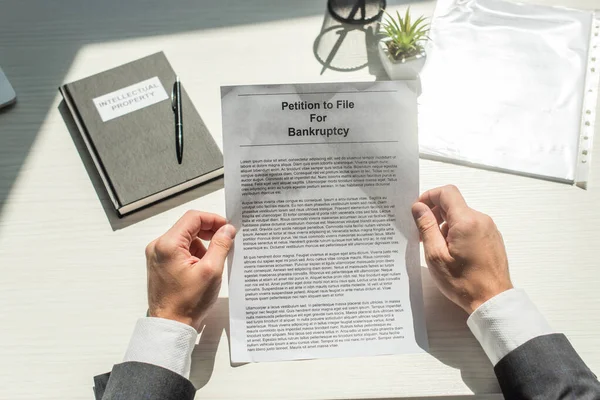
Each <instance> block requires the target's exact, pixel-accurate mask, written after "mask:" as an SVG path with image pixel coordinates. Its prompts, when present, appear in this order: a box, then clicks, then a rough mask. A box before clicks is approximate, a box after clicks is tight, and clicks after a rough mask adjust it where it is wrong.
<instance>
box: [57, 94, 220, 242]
mask: <svg viewBox="0 0 600 400" xmlns="http://www.w3.org/2000/svg"><path fill="white" fill-rule="evenodd" d="M58 111H59V112H60V114H61V116H62V119H63V121H64V122H65V125H66V127H67V130H68V131H69V134H70V135H71V138H72V139H73V144H75V148H76V149H77V152H78V153H79V157H80V158H81V162H82V163H83V166H84V167H85V170H86V172H87V174H88V176H89V177H90V180H91V181H92V185H93V186H94V190H95V191H96V195H97V196H98V200H99V201H100V204H101V205H102V208H103V209H104V213H105V214H106V218H107V219H108V222H109V223H110V226H111V228H112V230H113V231H116V230H119V229H123V228H126V227H128V226H131V225H133V224H136V223H138V222H140V221H143V220H145V219H148V218H151V217H153V216H155V215H158V214H160V213H162V212H164V211H167V210H170V209H171V208H174V207H178V206H180V205H182V204H185V203H187V202H189V201H192V200H194V199H197V198H199V197H202V196H206V195H207V194H210V193H212V192H215V191H217V190H220V189H223V183H224V181H223V178H219V179H215V180H212V181H210V182H206V183H205V184H203V185H202V186H198V187H196V188H192V189H189V190H186V191H185V192H182V193H178V194H176V195H174V196H172V197H169V198H167V199H165V200H162V201H160V202H158V203H155V204H152V205H150V206H148V207H145V208H143V209H141V210H139V211H135V212H133V213H131V214H128V215H126V216H124V217H119V216H118V215H117V212H116V211H115V209H114V207H113V204H112V201H111V200H110V196H109V195H108V193H107V191H106V188H105V187H104V183H103V182H102V178H101V177H100V174H99V173H98V170H97V169H96V166H95V164H94V161H93V160H92V157H91V156H90V153H89V151H88V149H87V147H86V145H85V143H84V141H83V138H82V137H81V134H80V133H79V129H78V128H77V125H76V124H75V121H74V120H73V118H72V117H71V114H70V112H69V109H68V107H67V105H66V103H65V102H64V100H63V101H61V102H60V104H59V105H58Z"/></svg>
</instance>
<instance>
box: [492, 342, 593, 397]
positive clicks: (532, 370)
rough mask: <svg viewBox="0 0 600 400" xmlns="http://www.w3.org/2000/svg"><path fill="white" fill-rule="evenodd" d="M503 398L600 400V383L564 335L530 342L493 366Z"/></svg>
mask: <svg viewBox="0 0 600 400" xmlns="http://www.w3.org/2000/svg"><path fill="white" fill-rule="evenodd" d="M494 372H496V377H497V378H498V382H499V383H500V387H501V388H502V393H503V394H504V397H505V398H506V399H511V400H512V399H527V400H529V399H532V400H566V399H569V400H570V399H577V400H600V383H599V382H598V379H597V378H596V375H594V374H593V373H592V371H590V369H589V368H588V367H587V366H586V365H585V363H584V362H583V360H582V359H581V358H580V357H579V355H578V354H577V352H576V351H575V349H573V346H571V343H569V341H568V340H567V338H566V337H565V335H562V334H552V335H544V336H539V337H537V338H535V339H531V340H530V341H528V342H526V343H525V344H523V345H521V346H519V347H518V348H517V349H515V350H513V351H512V352H510V353H509V354H507V355H506V356H505V357H504V358H503V359H502V360H500V362H498V364H496V366H495V367H494Z"/></svg>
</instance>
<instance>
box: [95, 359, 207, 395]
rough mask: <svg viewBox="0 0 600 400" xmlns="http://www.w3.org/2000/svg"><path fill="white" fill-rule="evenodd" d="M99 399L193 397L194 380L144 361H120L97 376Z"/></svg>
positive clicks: (96, 388)
mask: <svg viewBox="0 0 600 400" xmlns="http://www.w3.org/2000/svg"><path fill="white" fill-rule="evenodd" d="M94 394H95V396H96V400H137V399H140V400H141V399H144V400H192V399H193V398H194V395H195V394H196V389H195V388H194V385H192V383H191V382H190V381H189V380H187V379H185V378H184V377H182V376H181V375H179V374H176V373H175V372H173V371H170V370H168V369H165V368H162V367H158V366H156V365H151V364H145V363H141V362H133V361H129V362H125V363H122V364H117V365H115V366H114V367H113V369H112V371H111V372H110V373H108V374H104V375H98V376H96V377H95V378H94Z"/></svg>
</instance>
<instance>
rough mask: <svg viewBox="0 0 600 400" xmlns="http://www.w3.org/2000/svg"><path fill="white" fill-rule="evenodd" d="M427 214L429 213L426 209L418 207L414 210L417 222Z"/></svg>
mask: <svg viewBox="0 0 600 400" xmlns="http://www.w3.org/2000/svg"><path fill="white" fill-rule="evenodd" d="M425 213H427V209H426V208H424V207H416V209H415V207H413V209H412V214H413V218H414V219H415V221H416V220H418V219H419V218H421V217H422V216H423V215H425Z"/></svg>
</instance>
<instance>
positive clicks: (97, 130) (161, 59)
mask: <svg viewBox="0 0 600 400" xmlns="http://www.w3.org/2000/svg"><path fill="white" fill-rule="evenodd" d="M156 78H157V79H158V80H156ZM175 79H176V74H175V72H174V71H173V69H172V68H171V65H170V64H169V62H168V60H167V58H166V56H165V55H164V53H162V52H160V53H156V54H153V55H150V56H148V57H144V58H141V59H139V60H136V61H133V62H130V63H128V64H124V65H121V66H119V67H116V68H113V69H110V70H107V71H105V72H102V73H99V74H97V75H93V76H91V77H88V78H85V79H82V80H79V81H75V82H72V83H68V84H66V85H64V86H63V88H62V89H63V91H66V93H67V95H68V96H69V97H70V100H71V102H72V104H73V105H74V106H75V108H76V113H77V114H78V115H77V116H75V117H76V118H79V121H80V123H81V124H82V125H83V128H84V129H83V130H84V132H82V134H84V135H87V137H88V139H89V141H90V142H91V145H92V147H93V151H94V152H95V153H96V157H97V158H98V160H99V161H100V164H101V166H100V167H101V168H103V170H104V173H105V175H106V176H107V178H108V180H109V186H110V187H109V188H107V189H108V190H112V192H113V194H114V196H115V197H116V200H117V202H118V203H119V204H118V207H117V208H120V207H123V206H126V205H127V204H130V203H133V202H135V201H138V200H141V199H143V198H145V197H148V196H150V195H153V194H156V193H159V192H162V191H163V190H166V189H169V188H172V187H175V186H178V185H181V184H183V183H185V182H187V181H189V180H192V179H195V178H198V177H199V176H202V175H205V174H208V173H210V172H212V171H215V170H217V169H219V168H222V167H223V156H222V154H221V151H220V150H219V148H218V146H217V145H216V143H215V141H214V139H213V138H212V136H211V134H210V132H208V130H207V128H206V126H205V125H204V122H203V121H202V118H201V117H200V115H199V114H198V112H197V111H196V109H195V107H194V105H193V104H192V102H191V100H190V98H189V96H188V95H187V93H186V91H185V86H184V83H182V106H183V114H184V115H183V124H184V154H183V162H182V164H181V165H180V164H178V162H177V155H176V149H175V125H174V114H173V110H172V108H171V98H170V95H171V88H172V86H173V83H174V81H175ZM145 81H148V82H149V83H147V84H142V85H141V86H140V85H137V84H139V83H142V82H145ZM132 85H137V86H135V87H133V89H131V90H125V91H122V89H126V88H128V87H132ZM149 85H152V86H153V88H154V89H153V90H150V89H148V88H149ZM160 86H162V88H161V87H160ZM146 89H147V90H146ZM163 90H164V92H163ZM117 91H119V92H117ZM151 91H153V92H154V94H153V96H157V97H156V99H159V98H160V99H162V98H163V97H165V95H164V93H165V92H166V97H167V98H165V99H162V100H160V101H158V102H156V103H154V104H150V105H147V106H143V107H142V108H140V109H137V110H135V107H140V106H142V105H143V104H144V102H145V101H147V100H148V97H149V96H150V94H149V93H150V92H151ZM114 92H117V93H116V94H114V96H113V93H114ZM157 93H158V95H157ZM107 94H110V95H109V96H106V95H107ZM160 94H163V96H159V95H160ZM94 99H96V103H97V104H99V103H98V101H99V100H98V99H100V102H102V101H103V99H104V100H106V102H104V103H103V104H104V105H103V106H102V110H103V112H104V114H102V115H101V111H100V109H99V108H98V106H97V104H95V103H94ZM140 99H141V100H140ZM136 102H139V103H140V104H138V105H134V104H135V103H136ZM132 106H133V107H134V110H133V111H131V109H132ZM113 108H114V109H113ZM128 110H129V112H127V111H128ZM119 112H127V113H125V114H124V115H118V113H119ZM107 115H108V117H107ZM115 115H118V116H115Z"/></svg>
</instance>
